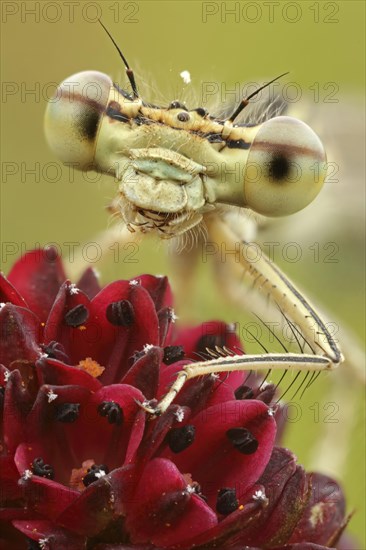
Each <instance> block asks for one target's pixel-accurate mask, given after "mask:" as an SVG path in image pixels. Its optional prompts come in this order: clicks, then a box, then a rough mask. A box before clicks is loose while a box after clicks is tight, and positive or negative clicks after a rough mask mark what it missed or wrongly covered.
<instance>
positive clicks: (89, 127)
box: [76, 105, 100, 141]
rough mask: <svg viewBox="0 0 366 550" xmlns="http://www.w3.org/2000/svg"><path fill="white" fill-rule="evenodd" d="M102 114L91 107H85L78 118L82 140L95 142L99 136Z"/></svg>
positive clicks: (77, 122)
mask: <svg viewBox="0 0 366 550" xmlns="http://www.w3.org/2000/svg"><path fill="white" fill-rule="evenodd" d="M99 120H100V113H99V112H98V111H97V110H96V109H93V107H92V106H90V105H83V106H82V107H81V109H80V112H79V114H78V116H77V117H76V127H77V128H78V130H79V134H80V136H81V137H82V138H84V139H87V140H89V141H93V140H94V138H95V136H96V135H97V130H98V126H99Z"/></svg>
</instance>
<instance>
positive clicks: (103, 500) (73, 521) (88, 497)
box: [57, 476, 114, 537]
mask: <svg viewBox="0 0 366 550" xmlns="http://www.w3.org/2000/svg"><path fill="white" fill-rule="evenodd" d="M113 509H114V500H113V492H112V488H111V485H110V483H109V481H108V479H107V476H104V477H102V478H100V479H98V480H97V481H95V482H94V483H92V484H91V485H89V486H88V487H87V488H86V489H85V490H84V491H83V492H82V493H81V494H80V495H79V496H78V497H77V498H76V499H75V500H74V501H73V502H72V503H71V504H70V506H69V507H68V508H66V509H64V510H63V512H62V514H61V515H60V516H59V517H58V519H57V523H58V524H59V525H61V526H62V527H65V528H66V529H69V530H70V531H72V532H74V533H77V534H78V535H85V536H88V537H92V536H94V535H96V534H98V533H99V532H100V531H102V530H103V529H105V527H106V526H107V525H108V523H110V521H111V520H112V519H113Z"/></svg>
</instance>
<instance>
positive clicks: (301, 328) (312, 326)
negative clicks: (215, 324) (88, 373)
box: [143, 215, 343, 415]
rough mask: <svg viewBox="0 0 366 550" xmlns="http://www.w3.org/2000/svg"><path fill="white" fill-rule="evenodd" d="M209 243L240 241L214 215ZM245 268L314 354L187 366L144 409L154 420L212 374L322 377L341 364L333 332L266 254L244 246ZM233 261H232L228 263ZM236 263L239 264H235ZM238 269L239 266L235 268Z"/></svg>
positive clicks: (268, 355)
mask: <svg viewBox="0 0 366 550" xmlns="http://www.w3.org/2000/svg"><path fill="white" fill-rule="evenodd" d="M206 224H207V229H208V235H209V238H210V239H211V240H213V241H215V242H217V243H220V244H223V243H224V244H225V245H226V247H227V249H228V250H231V249H232V248H233V245H234V244H235V242H237V240H238V235H237V234H236V233H235V231H234V229H233V228H231V227H230V226H229V224H227V223H225V222H224V220H223V219H222V218H220V217H219V216H217V215H215V216H210V217H209V218H208V219H207V220H206ZM240 244H241V247H242V253H241V254H240V262H239V263H240V267H241V269H242V270H243V271H244V272H245V275H246V277H247V278H248V279H249V280H251V281H252V282H253V283H254V285H255V288H256V289H257V290H258V291H259V292H261V293H262V294H264V295H265V296H267V298H268V299H269V300H270V301H272V302H273V303H275V304H277V305H278V306H279V307H280V308H281V311H282V312H283V315H284V316H285V317H286V319H288V322H289V323H291V325H292V327H293V330H297V331H298V332H299V334H300V335H302V337H303V338H304V340H305V341H306V342H307V343H308V345H309V346H310V348H311V350H312V352H313V353H312V354H305V353H282V354H281V353H265V354H261V355H234V354H232V355H231V354H229V353H228V354H226V353H224V354H223V355H224V356H220V353H218V357H217V358H216V359H213V360H211V361H201V362H197V363H192V364H189V365H186V366H185V367H184V369H183V370H182V371H181V372H179V373H178V375H177V378H176V380H175V381H174V383H173V384H172V386H171V387H170V388H169V390H168V392H167V393H166V395H165V396H164V397H163V398H162V399H161V401H160V402H159V403H158V404H157V405H156V406H150V405H149V404H145V405H144V406H143V408H144V409H145V410H146V411H147V412H149V413H151V414H154V415H157V414H162V413H163V412H164V411H166V409H167V408H168V407H169V405H170V404H171V403H172V401H173V400H174V398H175V397H176V395H177V394H178V393H179V391H180V390H181V389H182V387H183V386H184V384H185V382H186V381H187V380H189V379H191V378H196V377H198V376H203V375H207V374H218V373H223V372H232V371H234V370H245V371H250V370H252V371H258V370H278V369H279V370H298V371H301V370H303V371H307V372H320V371H324V370H332V369H334V368H335V367H337V366H338V365H339V364H340V363H341V362H342V361H343V356H342V353H341V351H340V349H339V347H338V344H337V342H336V341H335V339H334V338H333V336H332V334H331V333H330V331H329V329H328V327H327V324H326V323H325V322H324V321H323V319H322V318H321V316H320V315H319V314H318V313H317V311H316V310H315V308H314V307H313V306H312V305H311V304H310V303H309V301H308V300H307V299H306V298H305V297H304V296H303V295H302V294H301V293H300V292H299V291H298V290H297V288H296V287H295V286H294V284H293V283H292V282H291V281H290V280H289V279H288V278H287V277H286V275H285V274H284V273H282V272H281V271H280V269H279V268H278V267H277V266H275V265H274V264H273V262H271V261H270V260H269V258H267V256H266V255H265V254H263V253H261V254H260V256H259V257H258V254H257V252H256V251H255V250H254V249H253V247H252V246H251V245H250V243H247V242H245V241H241V243H240ZM229 261H230V260H229ZM231 261H232V262H233V264H234V265H235V264H236V262H234V261H233V260H232V259H231ZM235 267H237V264H236V265H235Z"/></svg>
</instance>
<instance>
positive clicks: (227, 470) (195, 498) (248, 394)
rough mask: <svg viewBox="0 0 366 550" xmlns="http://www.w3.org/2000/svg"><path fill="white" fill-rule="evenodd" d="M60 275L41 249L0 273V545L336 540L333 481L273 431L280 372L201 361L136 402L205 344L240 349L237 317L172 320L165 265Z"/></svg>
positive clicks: (148, 548)
mask: <svg viewBox="0 0 366 550" xmlns="http://www.w3.org/2000/svg"><path fill="white" fill-rule="evenodd" d="M65 279H66V277H65V274H64V271H63V268H62V265H61V261H60V259H59V257H58V256H57V254H56V253H55V252H54V250H52V249H49V250H44V251H34V252H30V253H28V254H26V255H25V256H24V257H23V258H22V259H21V260H20V261H18V262H17V263H16V264H15V266H14V267H13V269H12V270H11V272H10V273H9V276H8V278H7V279H6V278H5V277H2V278H1V281H0V301H1V302H3V303H2V307H1V310H0V326H1V336H2V337H1V344H0V363H1V366H0V385H1V394H0V397H1V410H2V415H3V416H2V422H1V439H2V442H1V454H0V466H1V473H0V481H1V494H0V497H1V503H0V506H1V508H0V522H1V527H2V533H3V534H2V535H1V538H0V545H1V544H3V546H2V547H4V548H12V549H14V550H17V549H26V548H45V549H52V550H63V549H67V550H70V549H75V550H78V549H80V550H81V549H92V548H95V549H99V550H102V549H105V550H107V549H110V550H111V549H115V550H118V549H119V550H122V549H128V548H131V549H135V548H136V549H140V550H153V549H159V548H169V549H181V550H183V549H190V548H198V549H202V550H203V549H210V548H223V549H231V550H235V549H237V550H239V549H241V548H243V547H244V546H245V547H246V548H247V547H248V548H249V547H250V548H253V549H254V548H270V549H272V548H277V549H278V548H288V549H292V548H293V549H295V548H298V549H312V548H313V549H316V548H328V547H331V546H334V545H335V544H336V543H337V541H338V539H339V537H340V535H341V533H342V531H343V529H344V527H345V525H346V519H345V511H344V499H343V495H342V492H341V490H340V489H339V487H338V485H337V484H336V483H335V482H334V481H332V480H330V479H329V478H326V477H325V476H321V475H320V474H307V473H306V472H305V471H304V470H303V468H301V466H298V465H297V464H296V458H295V456H294V455H293V454H292V453H291V452H290V451H289V450H287V449H283V448H281V447H276V446H274V445H275V442H276V439H275V438H276V431H277V424H278V423H280V424H282V423H281V422H280V412H281V410H280V409H277V411H276V412H275V410H274V409H273V408H272V407H271V403H272V401H274V395H275V388H274V387H273V386H271V385H268V386H267V387H264V386H262V385H261V383H260V381H259V382H258V381H256V380H254V382H253V384H252V385H251V387H249V386H248V385H247V384H246V380H247V375H246V374H245V373H239V372H234V373H231V374H230V375H228V376H224V375H221V376H214V375H207V376H206V377H202V378H201V379H198V380H192V381H190V382H189V383H187V384H186V386H185V387H184V388H183V390H182V392H181V393H180V394H179V395H178V396H177V397H176V399H175V401H174V403H173V404H172V405H171V406H170V407H169V408H168V410H167V411H166V413H164V414H163V415H161V416H160V417H158V418H155V419H151V418H148V417H147V416H146V413H145V412H144V410H143V409H142V408H141V406H140V403H142V402H144V401H146V400H153V399H159V398H160V397H161V396H162V395H164V393H165V391H166V388H167V387H168V386H169V385H170V384H171V382H172V381H173V380H174V376H175V374H176V373H177V372H178V371H179V370H180V369H181V367H182V365H184V364H185V363H186V362H187V361H190V360H192V359H195V358H196V357H197V356H199V355H201V356H202V354H205V353H206V351H207V348H211V349H215V347H216V346H219V347H223V346H226V347H228V348H230V349H234V350H236V351H237V350H238V349H240V342H239V340H238V339H237V337H236V336H235V334H234V332H233V329H232V328H231V327H230V326H227V325H225V324H224V323H220V322H216V321H215V322H211V323H206V324H204V325H201V326H200V327H196V328H191V329H186V330H184V331H174V330H173V322H174V319H175V317H174V312H173V310H172V307H171V305H172V297H171V293H170V289H169V286H168V282H167V279H166V278H165V277H161V278H159V277H152V276H149V275H143V276H141V277H138V279H137V280H135V281H116V282H114V283H111V284H110V285H108V286H106V287H105V288H103V289H101V288H100V287H99V285H98V282H97V279H96V277H95V275H94V272H93V271H92V270H89V271H87V272H86V273H85V274H84V276H83V278H82V279H81V281H79V283H78V284H77V285H76V286H75V285H73V284H71V283H70V282H69V281H67V280H65ZM252 378H253V379H254V377H252ZM276 420H277V421H278V422H277V421H276ZM277 442H278V439H277Z"/></svg>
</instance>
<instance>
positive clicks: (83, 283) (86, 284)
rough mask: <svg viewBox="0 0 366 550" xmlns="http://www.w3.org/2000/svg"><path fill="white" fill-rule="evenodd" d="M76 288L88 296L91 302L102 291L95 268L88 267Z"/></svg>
mask: <svg viewBox="0 0 366 550" xmlns="http://www.w3.org/2000/svg"><path fill="white" fill-rule="evenodd" d="M76 286H77V288H80V290H81V291H82V292H84V294H86V295H87V296H88V298H89V300H92V299H93V298H94V296H96V295H97V294H98V292H100V291H101V286H100V284H99V280H98V276H97V274H96V271H95V269H94V268H93V267H88V269H86V270H85V271H84V273H83V274H82V276H81V277H80V279H79V281H78V282H77V284H76Z"/></svg>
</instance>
